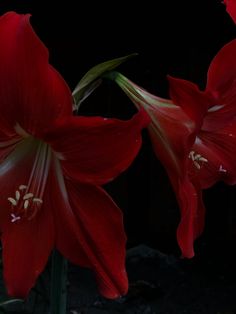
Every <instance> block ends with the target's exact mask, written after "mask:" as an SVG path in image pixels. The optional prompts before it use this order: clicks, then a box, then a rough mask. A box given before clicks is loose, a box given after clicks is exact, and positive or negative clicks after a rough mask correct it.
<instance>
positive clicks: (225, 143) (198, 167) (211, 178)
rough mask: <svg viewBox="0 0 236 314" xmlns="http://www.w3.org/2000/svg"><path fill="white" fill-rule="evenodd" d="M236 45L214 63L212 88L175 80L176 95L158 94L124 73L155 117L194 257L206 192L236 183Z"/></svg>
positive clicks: (124, 82) (180, 234) (158, 147)
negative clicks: (222, 183)
mask: <svg viewBox="0 0 236 314" xmlns="http://www.w3.org/2000/svg"><path fill="white" fill-rule="evenodd" d="M235 55H236V41H232V42H231V43H229V44H228V45H226V46H225V47H223V48H222V49H221V50H220V51H219V53H218V54H217V55H216V57H215V58H214V59H213V61H212V63H211V65H210V67H209V71H208V80H207V86H206V90H205V91H204V92H201V91H199V89H198V87H197V86H196V85H195V84H193V83H191V82H188V81H185V80H180V79H174V78H171V77H169V82H170V96H171V99H172V100H166V99H162V98H159V97H157V96H154V95H152V94H150V93H148V92H147V91H145V90H144V89H142V88H141V87H139V86H137V85H136V84H134V83H133V82H131V81H130V80H128V79H127V78H125V77H124V76H122V75H121V74H116V75H115V76H114V78H115V80H116V82H117V83H118V84H119V86H120V87H121V88H122V89H123V90H124V91H125V92H126V94H127V95H128V96H129V97H130V98H131V100H132V101H133V102H134V104H135V105H136V106H137V107H138V108H144V109H145V110H146V111H147V113H148V114H149V116H150V117H151V120H152V122H151V124H150V125H149V127H148V129H149V133H150V137H151V140H152V144H153V148H154V150H155V153H156V155H157V157H158V158H159V159H160V161H161V162H162V164H163V165H164V166H165V168H166V171H167V173H168V176H169V178H170V181H171V183H172V186H173V189H174V191H175V193H176V197H177V200H178V203H179V206H180V209H181V219H180V223H179V226H178V230H177V240H178V243H179V246H180V248H181V250H182V254H183V256H184V257H192V256H193V255H194V249H193V242H194V240H195V239H196V238H197V237H198V236H199V235H200V234H201V232H202V230H203V228H204V213H205V208H204V204H203V202H202V188H207V187H210V186H211V185H212V184H214V183H215V182H217V181H219V180H224V181H225V182H226V183H229V184H234V183H236V164H235V161H234V156H235V153H236V139H235V137H236V118H235V115H236V106H235V101H236V83H235V82H236V80H235V75H236V74H235V73H236V62H235V59H234V57H235Z"/></svg>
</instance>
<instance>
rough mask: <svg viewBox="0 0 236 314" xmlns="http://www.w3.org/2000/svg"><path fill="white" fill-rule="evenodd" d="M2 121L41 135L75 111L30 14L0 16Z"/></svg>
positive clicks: (67, 91) (11, 13)
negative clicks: (58, 119)
mask: <svg viewBox="0 0 236 314" xmlns="http://www.w3.org/2000/svg"><path fill="white" fill-rule="evenodd" d="M0 46H1V49H0V60H1V62H0V98H1V103H0V110H1V120H3V121H5V123H6V124H7V125H8V126H9V125H10V126H11V127H14V126H15V125H16V124H19V125H20V126H21V127H23V128H24V129H25V130H26V131H27V132H28V133H30V134H34V135H38V134H40V133H41V131H42V130H43V129H44V128H45V127H46V126H47V125H48V124H50V123H51V122H52V121H53V120H55V119H56V118H58V117H60V116H61V115H69V114H71V112H72V105H71V104H72V101H71V95H70V91H69V89H68V87H67V85H66V84H65V82H64V81H63V79H62V78H61V77H60V75H59V74H58V73H57V72H56V71H55V70H54V69H53V68H52V67H51V66H50V65H49V64H48V51H47V49H46V48H45V47H44V46H43V44H42V42H41V41H40V40H39V39H38V37H37V36H36V34H35V33H34V31H33V29H32V28H31V26H30V23H29V15H18V14H16V13H14V12H10V13H7V14H5V15H3V16H2V17H1V18H0Z"/></svg>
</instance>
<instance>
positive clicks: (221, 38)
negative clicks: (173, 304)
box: [0, 0, 236, 272]
mask: <svg viewBox="0 0 236 314" xmlns="http://www.w3.org/2000/svg"><path fill="white" fill-rule="evenodd" d="M9 10H14V11H17V12H18V13H31V14H32V18H31V23H32V25H33V27H34V29H35V31H36V33H37V34H38V35H39V37H40V38H41V40H42V41H43V42H44V43H45V45H46V46H47V47H48V49H49V51H50V62H51V64H52V65H53V66H54V67H55V68H56V69H57V70H58V71H59V72H60V73H61V74H62V75H63V77H64V78H65V80H66V81H67V83H68V84H69V86H70V88H71V89H72V90H73V88H74V87H75V85H76V83H77V82H78V81H79V79H80V78H81V77H82V76H83V75H84V74H85V72H86V71H87V70H89V68H91V67H92V66H94V65H96V64H98V63H100V62H103V61H106V60H109V59H112V58H116V57H120V56H124V55H127V54H130V53H133V52H137V53H138V54H139V56H137V57H135V58H134V59H132V60H129V61H128V62H127V63H126V64H123V65H121V66H120V67H119V71H120V72H122V73H123V74H125V75H126V76H128V77H129V78H130V79H132V80H133V81H135V82H136V83H138V84H139V85H141V86H143V87H145V88H146V89H148V90H149V91H151V92H153V93H155V94H157V95H159V96H162V97H168V86H167V81H166V75H167V74H170V75H173V76H177V77H180V78H184V79H188V80H191V81H193V82H195V83H197V84H198V85H199V86H200V88H202V89H204V86H205V82H206V73H207V69H208V66H209V63H210V61H211V60H212V58H213V57H214V55H215V54H216V53H217V51H218V50H219V49H220V48H221V47H222V46H223V45H224V44H225V43H227V42H228V41H230V40H232V39H234V38H235V36H236V26H235V25H234V23H233V21H232V20H231V19H230V17H229V16H228V15H227V13H226V12H225V7H224V5H223V4H222V3H221V1H220V0H219V1H218V0H190V1H178V0H173V1H165V0H162V1H147V0H144V1H139V2H138V1H136V2H133V3H132V2H131V1H110V2H109V3H106V2H104V1H94V2H92V1H83V2H82V1H75V0H74V1H72V0H71V1H61V2H56V1H51V2H49V1H36V0H31V1H24V0H16V1H1V2H0V14H3V13H5V12H6V11H9ZM0 49H1V47H0ZM134 112H135V108H134V107H133V105H132V104H131V102H130V101H129V100H128V99H127V97H126V96H124V95H123V94H122V92H121V90H119V89H118V88H117V87H116V86H114V85H113V83H110V82H104V83H103V85H102V86H100V87H99V88H98V89H97V90H96V91H95V92H94V94H93V95H91V96H90V97H89V99H88V100H87V101H86V102H84V103H83V105H82V106H81V114H86V115H97V114H103V115H106V116H109V117H118V118H123V119H125V118H129V117H131V115H132V114H133V113H134ZM143 138H144V143H143V147H142V149H141V151H140V154H139V155H138V156H137V158H136V160H135V162H134V163H133V165H132V166H131V167H130V168H129V169H128V170H127V171H126V172H124V173H123V174H122V175H121V176H120V177H119V178H117V179H116V180H115V181H114V182H112V183H111V184H109V185H107V186H106V188H107V190H108V191H109V193H110V194H111V195H112V196H113V198H114V199H115V201H116V202H117V203H118V204H119V205H120V207H121V208H122V210H123V212H124V219H125V227H126V231H127V235H128V248H132V247H133V246H135V245H137V244H140V243H146V244H147V245H149V246H151V247H153V248H155V249H158V250H160V251H161V252H164V253H166V254H173V255H174V256H179V254H180V251H179V248H178V246H177V243H176V239H175V232H176V227H177V225H178V220H179V209H178V205H177V203H176V199H175V195H174V193H173V191H172V188H171V186H170V184H169V180H168V178H167V176H166V173H165V169H164V168H163V167H162V165H161V164H160V163H159V162H158V160H157V159H156V157H155V156H154V154H153V152H152V148H151V144H150V142H149V138H148V135H147V133H146V132H145V131H144V132H143ZM204 199H205V204H206V207H207V216H206V228H205V231H204V233H203V235H202V236H201V237H200V238H199V240H198V241H197V242H196V245H195V247H196V257H195V258H194V259H193V260H191V261H186V263H187V264H188V265H190V266H191V267H195V266H192V265H201V267H202V266H203V265H206V264H207V263H208V262H209V261H211V262H210V265H211V266H210V267H215V268H217V269H224V271H223V272H226V271H229V269H230V271H232V270H233V271H234V270H235V269H234V267H233V265H234V263H235V261H236V259H235V247H236V215H235V208H236V199H235V187H229V186H226V185H224V184H223V183H219V184H217V185H215V186H214V187H212V188H211V189H209V190H207V191H204Z"/></svg>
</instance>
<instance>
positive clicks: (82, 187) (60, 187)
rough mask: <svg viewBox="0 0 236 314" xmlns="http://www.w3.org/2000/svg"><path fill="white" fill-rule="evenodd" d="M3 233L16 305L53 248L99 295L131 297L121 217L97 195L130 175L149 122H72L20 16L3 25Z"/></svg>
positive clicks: (56, 78) (66, 94) (64, 93)
mask: <svg viewBox="0 0 236 314" xmlns="http://www.w3.org/2000/svg"><path fill="white" fill-rule="evenodd" d="M0 46H1V49H0V98H1V101H0V111H1V115H0V190H1V193H0V231H1V241H2V247H3V264H4V278H5V282H6V286H7V289H8V292H9V294H10V295H14V296H20V297H25V296H26V295H27V294H28V292H29V290H30V288H31V287H32V286H33V285H34V283H35V280H36V278H37V277H38V275H39V274H40V273H41V272H42V270H43V269H44V267H45V264H46V262H47V259H48V256H49V254H50V252H51V251H52V249H53V248H54V247H56V248H57V249H58V250H59V251H60V252H61V253H62V254H63V255H64V256H65V257H67V258H68V259H69V260H70V261H72V262H73V263H76V264H79V265H82V266H86V267H89V268H92V269H93V270H94V271H95V274H96V278H97V281H98V285H99V289H100V292H101V293H102V294H103V295H104V296H106V297H108V298H115V297H117V296H119V295H121V294H124V293H126V291H127V276H126V272H125V266H124V260H125V243H126V237H125V234H124V229H123V223H122V215H121V212H120V210H119V208H118V207H117V206H116V205H115V204H114V202H113V201H112V199H111V198H110V197H109V196H108V195H107V194H106V192H105V191H104V190H103V189H102V188H101V187H99V185H101V184H105V183H107V182H108V181H110V180H112V179H113V178H114V177H116V176H117V175H118V174H120V173H121V172H122V171H123V170H124V169H126V168H127V167H128V166H129V165H130V163H131V162H132V160H133V159H134V157H135V156H136V154H137V152H138V150H139V148H140V145H141V136H140V132H141V129H142V128H143V127H144V126H146V124H147V123H148V122H149V121H148V120H149V119H148V118H147V115H146V113H145V114H144V113H142V112H141V113H138V114H136V115H135V116H134V117H133V118H132V119H131V120H129V121H120V120H116V119H105V118H101V117H90V118H87V117H78V116H77V117H76V116H73V114H72V97H71V93H70V90H69V88H68V86H67V85H66V83H65V82H64V81H63V79H62V78H61V76H60V75H59V74H58V73H57V72H56V71H55V70H54V69H53V68H52V67H51V66H50V65H49V64H48V51H47V49H46V48H45V47H44V46H43V44H42V43H41V42H40V40H39V39H38V37H37V36H36V35H35V33H34V32H33V30H32V28H31V26H30V24H29V15H18V14H16V13H14V12H10V13H7V14H5V15H4V16H2V17H1V19H0Z"/></svg>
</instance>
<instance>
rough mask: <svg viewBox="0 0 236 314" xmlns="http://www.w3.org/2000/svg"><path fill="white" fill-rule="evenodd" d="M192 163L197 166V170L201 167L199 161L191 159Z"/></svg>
mask: <svg viewBox="0 0 236 314" xmlns="http://www.w3.org/2000/svg"><path fill="white" fill-rule="evenodd" d="M193 163H194V165H195V166H196V167H197V169H198V170H200V169H201V166H200V165H199V163H197V162H196V161H195V160H194V161H193Z"/></svg>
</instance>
